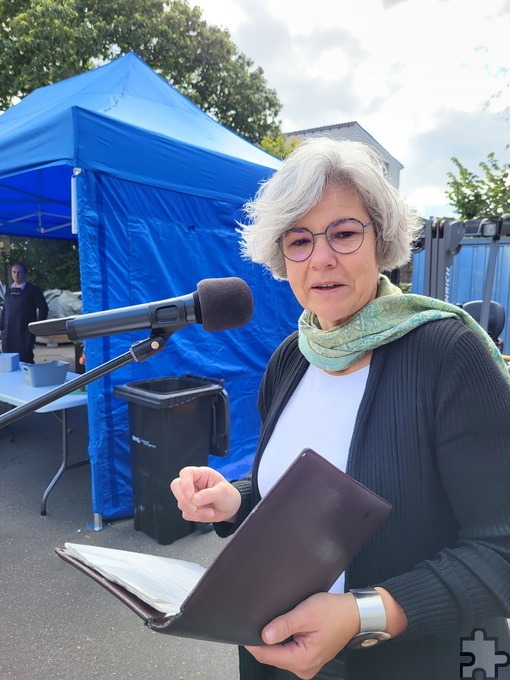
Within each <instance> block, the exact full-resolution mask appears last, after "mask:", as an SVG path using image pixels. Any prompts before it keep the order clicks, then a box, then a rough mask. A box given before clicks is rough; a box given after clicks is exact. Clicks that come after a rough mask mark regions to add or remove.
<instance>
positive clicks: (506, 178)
mask: <svg viewBox="0 0 510 680" xmlns="http://www.w3.org/2000/svg"><path fill="white" fill-rule="evenodd" d="M452 162H453V164H454V165H455V167H456V168H457V172H458V176H456V175H455V174H454V173H452V172H449V173H448V182H447V186H448V187H449V188H448V191H447V192H446V196H447V198H448V200H449V202H450V203H451V205H452V206H454V208H455V210H456V211H457V213H458V216H459V217H460V218H461V219H465V220H466V219H467V220H468V219H473V218H481V217H491V216H494V215H503V214H505V213H510V164H509V163H503V164H501V163H499V162H498V161H497V160H496V158H495V154H493V153H490V154H488V156H487V160H486V161H482V162H481V163H479V164H478V165H479V167H480V168H481V169H482V173H481V174H480V175H477V174H475V173H474V172H471V171H470V170H468V169H467V168H465V167H464V166H463V165H462V164H461V163H460V161H459V160H458V159H457V158H452Z"/></svg>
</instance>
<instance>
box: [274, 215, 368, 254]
mask: <svg viewBox="0 0 510 680" xmlns="http://www.w3.org/2000/svg"><path fill="white" fill-rule="evenodd" d="M342 222H357V223H358V224H360V225H361V227H362V232H361V242H360V244H359V245H358V246H356V248H354V250H348V251H342V250H336V248H334V247H333V244H332V243H331V240H330V239H329V238H328V229H329V228H330V227H333V226H337V225H338V224H341V223H342ZM374 223H375V220H369V221H368V222H365V223H363V222H362V221H361V220H358V218H357V217H342V218H340V219H338V220H334V221H333V222H331V223H330V224H328V226H327V227H326V229H325V230H324V231H319V232H317V234H314V233H313V232H312V231H310V229H308V228H307V227H291V228H290V229H287V230H286V231H284V232H283V234H280V236H279V237H278V238H277V239H276V243H277V244H278V247H279V248H280V251H281V253H282V255H283V257H284V258H285V259H286V260H289V261H290V262H306V260H309V259H310V258H311V257H312V255H313V251H314V249H315V238H316V237H317V236H325V237H326V241H327V242H328V244H329V247H330V248H331V250H333V251H334V252H335V253H338V255H352V253H355V252H357V251H358V250H359V249H360V248H361V246H362V245H363V241H364V240H365V229H366V227H370V226H371V225H372V224H374ZM295 229H299V231H305V232H308V233H309V234H310V236H311V237H312V249H311V250H310V254H309V255H307V256H306V257H305V258H303V259H302V260H293V259H292V258H291V257H289V256H288V255H286V254H285V252H284V250H283V237H284V236H285V234H287V233H288V232H289V231H293V230H295Z"/></svg>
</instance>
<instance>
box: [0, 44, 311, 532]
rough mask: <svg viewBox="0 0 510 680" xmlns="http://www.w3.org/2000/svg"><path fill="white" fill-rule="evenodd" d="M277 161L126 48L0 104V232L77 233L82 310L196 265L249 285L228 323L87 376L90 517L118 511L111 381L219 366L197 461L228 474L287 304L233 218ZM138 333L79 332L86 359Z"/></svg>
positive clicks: (151, 292)
mask: <svg viewBox="0 0 510 680" xmlns="http://www.w3.org/2000/svg"><path fill="white" fill-rule="evenodd" d="M279 165H280V161H279V160H277V159H275V158H274V157H272V156H270V155H269V154H266V153H265V152H263V151H262V150H260V149H259V148H257V147H255V146H254V145H252V144H250V143H248V142H247V141H246V140H244V139H242V138H241V137H239V136H237V135H236V134H234V133H233V132H231V131H230V130H228V129H227V128H225V127H223V126H222V125H220V124H219V123H217V122H216V121H214V120H213V119H212V118H211V117H210V116H208V115H207V114H205V113H204V112H203V111H201V110H200V109H199V108H198V107H196V106H195V105H194V104H193V103H192V102H191V101H189V100H188V99H187V98H186V97H184V96H183V95H181V94H180V93H179V92H178V91H177V90H176V89H175V88H173V87H172V86H171V85H169V84H168V83H167V82H166V81H165V80H164V79H162V78H161V77H160V76H158V75H157V74H156V73H155V72H154V71H152V69H150V68H149V67H148V66H147V65H146V64H145V63H144V62H143V61H142V60H141V59H140V58H139V57H137V56H136V55H135V54H132V53H130V54H127V55H126V56H123V57H120V58H118V59H116V60H114V61H112V62H110V63H108V64H106V65H105V66H101V67H99V68H97V69H95V70H93V71H89V72H87V73H84V74H82V75H79V76H76V77H74V78H70V79H68V80H65V81H62V82H59V83H56V84H54V85H50V86H48V87H44V88H41V89H39V90H36V91H34V92H33V93H31V94H30V95H28V96H27V97H25V98H24V99H23V100H22V101H21V102H20V103H18V104H16V105H15V106H13V107H11V108H10V109H9V110H8V111H6V112H5V113H4V114H2V115H1V116H0V233H3V234H11V235H18V236H38V237H43V238H65V239H70V238H76V239H78V243H79V252H80V269H81V283H82V295H83V312H84V313H89V312H95V311H98V310H104V309H113V308H116V307H124V306H128V305H134V304H141V303H144V302H149V301H153V300H160V299H164V298H168V297H174V296H177V295H183V294H187V293H190V292H193V291H194V290H195V289H196V286H197V282H198V281H200V280H202V279H204V278H216V277H224V276H240V277H241V278H243V279H245V280H246V281H247V283H248V285H249V286H250V288H251V289H252V292H253V296H254V301H255V311H254V315H253V318H252V321H251V322H250V323H249V324H248V325H247V326H245V327H244V328H242V329H237V330H233V331H223V332H218V333H207V332H205V331H204V330H203V328H202V327H201V326H198V325H193V326H188V327H187V328H185V329H183V330H181V331H179V332H178V333H176V334H174V335H173V336H172V337H171V338H170V340H169V342H168V345H167V347H166V349H165V350H164V352H162V353H161V354H159V355H157V356H156V357H154V358H152V359H150V360H149V361H147V362H144V363H140V364H135V363H133V364H129V365H127V366H125V367H123V368H121V369H118V370H117V371H115V372H114V373H111V374H109V375H108V376H106V377H104V378H102V379H100V380H98V381H95V382H93V383H91V384H90V385H89V386H88V393H89V434H90V443H89V455H90V461H91V475H92V499H93V512H94V513H96V514H99V515H101V516H102V517H103V518H105V519H115V518H120V517H127V516H130V515H131V514H132V494H131V470H130V453H129V436H128V435H129V433H128V423H127V403H126V402H125V401H124V400H122V399H119V398H117V397H115V396H114V394H113V389H114V387H115V385H119V384H125V383H128V382H132V381H134V380H145V379H151V378H155V377H164V376H171V375H182V374H184V373H188V372H190V373H194V374H199V375H204V376H211V377H216V378H223V379H225V381H226V389H227V391H228V393H229V395H230V400H231V418H232V427H231V452H230V454H229V456H228V457H227V458H225V459H221V458H211V463H212V464H213V465H215V467H217V468H218V469H220V470H221V471H222V472H223V473H224V474H225V475H226V476H227V477H228V478H230V479H232V478H235V477H238V476H240V475H242V474H244V473H245V472H246V471H247V470H248V468H249V465H250V462H251V458H252V455H253V452H254V448H255V445H256V440H257V435H258V429H259V423H258V415H257V412H256V395H257V389H258V384H259V381H260V378H261V375H262V372H263V369H264V366H265V364H266V361H267V359H268V357H269V355H270V353H271V352H272V350H273V349H274V348H275V347H276V345H277V344H278V343H279V341H280V340H281V339H282V338H283V337H284V336H285V335H286V334H287V333H289V332H290V331H291V330H293V329H294V328H295V325H296V319H297V316H298V314H299V308H298V306H297V304H296V303H295V301H294V298H293V296H292V295H291V293H290V291H289V289H288V287H287V284H282V283H277V282H275V281H274V280H273V279H272V278H271V277H270V276H269V275H268V274H267V273H266V272H264V271H263V269H262V268H261V267H259V266H256V265H252V264H250V263H246V262H244V261H243V260H242V259H241V257H240V255H239V247H238V237H237V234H236V219H239V218H240V217H241V209H242V205H243V204H244V203H245V201H246V200H247V199H248V198H250V197H252V196H253V194H254V193H255V191H256V189H257V186H258V185H259V183H260V182H261V181H263V180H264V179H266V178H267V177H268V176H270V174H271V173H272V172H273V171H274V170H275V169H276V168H278V167H279ZM146 336H147V333H143V332H141V333H140V332H138V333H127V334H122V335H114V336H106V337H103V338H97V339H91V340H86V357H87V367H88V368H92V367H94V366H98V365H100V364H102V363H104V362H105V361H107V360H109V359H111V358H113V357H116V356H118V355H120V354H123V353H124V352H126V351H127V350H128V349H129V347H130V345H131V344H132V343H133V342H134V341H135V340H138V339H141V338H143V337H146Z"/></svg>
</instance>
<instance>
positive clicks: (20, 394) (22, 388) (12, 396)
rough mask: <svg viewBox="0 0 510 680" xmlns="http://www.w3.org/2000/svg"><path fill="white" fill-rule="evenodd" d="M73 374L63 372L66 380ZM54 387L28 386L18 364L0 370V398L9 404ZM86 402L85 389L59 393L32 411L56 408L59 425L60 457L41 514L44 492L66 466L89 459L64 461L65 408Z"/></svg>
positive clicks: (66, 454) (37, 395)
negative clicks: (16, 368) (14, 368)
mask: <svg viewBox="0 0 510 680" xmlns="http://www.w3.org/2000/svg"><path fill="white" fill-rule="evenodd" d="M77 375H78V374H77V373H70V372H69V373H67V376H66V382H67V381H68V380H71V379H72V378H76V377H77ZM54 388H55V385H47V386H45V387H32V385H29V384H27V383H26V382H25V379H24V377H23V372H22V370H21V369H20V368H19V369H18V370H16V371H9V372H5V373H4V372H0V402H4V403H6V404H10V405H11V406H24V405H25V404H28V403H29V402H30V401H32V400H33V399H35V398H36V397H40V396H41V395H43V394H45V393H46V392H49V391H50V390H52V389H54ZM86 404H87V394H86V393H85V392H83V393H79V394H77V393H71V394H67V395H65V396H63V397H60V398H59V399H55V401H52V402H50V403H49V404H46V406H42V407H41V408H39V409H37V410H36V411H35V413H50V412H51V413H54V414H55V415H57V413H56V412H58V411H60V417H59V420H60V422H61V427H62V461H61V463H60V467H59V469H58V470H57V472H56V474H55V476H54V477H53V479H52V480H51V482H50V483H49V484H48V486H47V488H46V490H45V491H44V494H43V497H42V504H41V515H45V514H46V501H47V499H48V496H49V494H50V492H51V491H52V489H53V487H54V486H55V484H56V483H57V482H58V480H59V479H60V477H61V476H62V475H63V474H64V472H65V471H66V470H70V469H71V468H75V467H78V466H79V465H86V464H87V463H88V462H89V461H88V460H82V461H79V462H77V463H73V464H72V465H68V464H67V459H68V449H67V410H68V409H70V408H75V407H76V406H86ZM57 417H58V416H57Z"/></svg>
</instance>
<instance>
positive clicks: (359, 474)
mask: <svg viewBox="0 0 510 680" xmlns="http://www.w3.org/2000/svg"><path fill="white" fill-rule="evenodd" d="M307 367H308V363H307V361H306V360H305V359H304V357H303V356H302V354H301V353H300V351H299V349H298V346H297V334H295V333H294V334H293V335H291V336H289V337H288V338H287V339H286V340H285V341H284V342H283V343H282V344H281V345H280V347H279V348H278V349H277V350H276V352H275V353H274V355H273V356H272V358H271V360H270V362H269V365H268V368H267V370H266V373H265V375H264V378H263V381H262V384H261V389H260V393H259V410H260V415H261V420H262V430H261V436H260V441H259V446H258V449H257V453H256V456H255V460H254V466H253V472H252V476H251V478H246V479H243V480H239V481H238V482H236V486H237V487H238V488H239V490H240V491H241V495H242V498H243V501H242V505H241V509H240V511H239V515H238V518H237V521H236V524H235V525H234V527H232V526H231V525H230V527H229V532H231V531H232V530H235V529H236V528H237V526H238V525H239V523H240V522H241V521H242V520H243V519H244V518H245V517H246V515H247V513H248V512H249V511H250V509H251V508H252V507H253V506H254V505H255V504H256V503H257V502H258V501H259V500H260V495H259V492H258V489H257V484H256V478H257V469H258V464H259V461H260V457H261V454H262V452H263V450H264V448H265V446H266V444H267V441H268V439H269V437H270V435H271V432H272V431H273V428H274V425H275V422H276V421H277V419H278V417H279V415H280V413H281V411H282V409H283V408H284V406H285V404H286V403H287V401H288V400H289V398H290V396H291V394H292V392H293V391H294V389H295V388H296V385H297V384H298V383H299V381H300V379H301V377H302V376H303V374H304V372H305V371H306V369H307ZM339 408H341V405H339ZM297 453H298V452H296V454H297ZM319 453H320V451H319ZM347 472H348V473H349V474H350V475H351V476H352V477H354V478H355V479H358V480H359V481H360V482H362V483H363V484H365V485H366V486H368V487H369V488H370V489H372V490H374V491H375V492H377V493H378V494H380V495H381V496H383V497H384V498H386V499H387V500H388V501H390V502H391V503H392V505H393V511H392V513H391V515H390V518H389V519H388V520H387V521H386V522H385V524H384V525H383V526H382V527H381V529H380V530H379V531H378V532H377V533H376V535H375V536H374V537H373V539H372V540H371V541H370V542H369V544H368V545H367V546H366V547H365V548H364V549H363V551H362V552H361V553H360V554H359V555H358V557H357V558H356V559H355V560H354V562H353V563H352V565H351V566H350V567H349V569H348V571H347V574H346V584H347V588H353V587H368V586H373V585H381V586H383V587H384V588H386V589H387V590H388V591H389V592H390V593H391V594H392V595H393V597H394V598H395V599H396V600H397V601H398V602H399V603H400V604H401V606H402V607H403V608H404V611H405V613H406V615H407V618H408V622H409V626H408V628H407V630H406V631H405V633H404V634H403V635H402V636H400V637H398V638H396V639H395V640H391V641H389V642H387V643H384V644H382V645H380V646H378V647H375V648H372V649H368V650H360V651H345V652H344V654H345V657H346V663H347V668H348V671H347V672H348V678H352V679H353V680H365V679H366V680H373V679H374V678H377V679H378V680H386V679H387V680H400V679H402V680H409V679H411V678H412V680H437V679H438V678H441V680H449V679H450V678H451V680H457V679H458V678H459V677H462V673H461V669H460V663H461V661H464V662H465V661H466V657H461V656H460V650H461V638H462V637H470V636H471V635H472V631H473V629H474V628H476V627H481V628H485V629H486V630H487V631H488V632H490V633H491V634H497V635H498V639H497V645H496V647H497V649H499V650H503V651H510V636H509V635H508V626H507V625H506V622H505V621H504V618H503V617H508V616H510V539H509V537H510V383H509V382H508V381H507V380H505V378H504V377H503V376H502V374H501V372H500V371H499V369H498V368H497V366H496V365H495V363H494V361H493V359H492V358H491V357H490V356H489V352H488V351H487V348H486V347H485V346H483V345H482V343H481V342H480V341H479V339H478V338H477V337H476V336H475V335H474V334H473V333H472V332H471V331H470V330H469V329H467V328H466V327H465V326H464V325H462V324H461V323H460V322H458V321H455V320H451V319H448V320H441V321H434V322H431V323H428V324H425V325H423V326H421V327H419V328H417V329H416V330H414V331H412V332H410V333H408V334H407V335H406V336H404V337H403V338H401V339H399V340H396V341H394V342H392V343H390V344H388V345H385V346H383V347H380V348H378V349H376V350H375V351H374V353H373V356H372V361H371V365H370V373H369V377H368V381H367V386H366V389H365V394H364V396H363V399H362V401H361V404H360V408H359V412H358V416H357V421H356V426H355V429H354V435H353V438H352V442H351V446H350V450H349V458H348V462H347ZM217 530H218V533H220V535H221V534H226V533H227V527H225V526H224V525H220V526H218V529H217ZM254 677H255V676H254Z"/></svg>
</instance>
